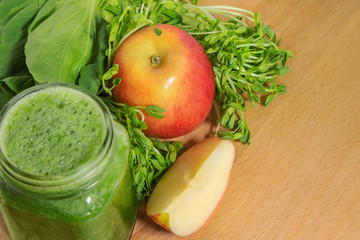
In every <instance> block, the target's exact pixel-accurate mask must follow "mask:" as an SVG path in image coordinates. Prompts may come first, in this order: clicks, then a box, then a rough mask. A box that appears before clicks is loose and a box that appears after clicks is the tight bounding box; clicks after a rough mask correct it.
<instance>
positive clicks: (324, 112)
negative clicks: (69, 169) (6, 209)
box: [0, 0, 360, 240]
mask: <svg viewBox="0 0 360 240" xmlns="http://www.w3.org/2000/svg"><path fill="white" fill-rule="evenodd" d="M199 4H201V5H210V4H211V5H219V4H221V5H232V6H236V7H241V8H245V9H249V10H251V11H253V12H259V13H260V15H261V18H262V21H264V22H265V23H266V24H269V25H271V26H272V28H273V29H274V30H275V32H276V33H277V35H278V36H280V37H282V39H283V41H282V43H281V45H280V47H281V48H284V49H288V50H292V51H293V53H294V55H295V58H294V59H290V61H289V66H290V68H291V71H290V73H289V74H288V75H286V76H284V77H281V78H280V79H279V81H280V82H283V83H285V84H286V85H287V89H288V93H287V94H286V95H282V96H279V97H278V98H276V99H275V100H274V101H273V102H272V103H271V104H270V105H269V106H268V107H261V106H257V107H256V108H248V110H247V112H246V119H247V121H248V123H249V126H250V128H251V132H252V143H251V145H250V146H245V145H243V144H241V143H235V146H236V161H235V164H234V167H233V169H232V173H231V178H230V182H229V185H228V188H227V190H226V192H225V195H224V197H223V199H222V201H221V203H220V204H219V206H218V207H217V209H216V211H215V212H214V214H213V215H212V217H211V218H210V219H209V221H208V222H207V224H206V225H205V226H204V227H203V228H202V229H200V231H198V232H197V233H195V234H194V235H192V236H191V237H188V238H183V239H206V240H207V239H216V240H217V239H221V240H224V239H360V94H359V92H358V91H359V90H360V73H359V72H358V71H359V70H360V1H359V0H343V1H336V0H328V1H318V0H303V1H295V0H292V1H290V0H288V1H284V0H280V1H279V0H266V1H265V0H254V1H245V0H227V1H226V0H223V1H221V0H203V1H201V0H199ZM210 123H211V121H210V122H206V123H205V124H204V125H203V126H201V127H200V128H199V129H198V130H197V131H196V133H193V134H190V135H189V136H186V137H185V138H183V140H184V141H186V142H188V143H191V142H196V141H198V140H200V139H202V138H204V137H205V136H206V134H208V132H209V131H210V129H211V124H210ZM194 214H196V213H194ZM0 239H2V240H8V239H9V237H8V236H7V234H6V232H5V230H4V227H3V228H1V230H0ZM138 239H144V240H151V239H156V240H159V239H178V237H176V236H174V235H173V234H171V233H168V232H167V231H165V230H163V229H162V228H161V227H159V226H157V225H156V224H155V223H153V222H152V221H151V220H149V218H147V217H146V215H145V214H144V209H143V207H140V213H139V216H138V218H137V222H136V225H135V229H134V232H133V235H132V238H131V240H138Z"/></svg>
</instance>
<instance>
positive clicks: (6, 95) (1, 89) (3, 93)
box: [0, 82, 15, 109]
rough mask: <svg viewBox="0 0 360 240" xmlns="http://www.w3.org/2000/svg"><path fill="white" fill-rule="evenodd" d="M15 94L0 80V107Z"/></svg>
mask: <svg viewBox="0 0 360 240" xmlns="http://www.w3.org/2000/svg"><path fill="white" fill-rule="evenodd" d="M14 96H15V93H14V92H13V91H12V90H11V89H10V88H9V87H8V86H7V85H6V84H5V83H3V82H0V109H2V108H3V107H4V106H5V104H6V103H7V102H8V101H10V99H11V98H13V97H14Z"/></svg>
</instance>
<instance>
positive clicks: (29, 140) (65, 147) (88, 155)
mask: <svg viewBox="0 0 360 240" xmlns="http://www.w3.org/2000/svg"><path fill="white" fill-rule="evenodd" d="M3 118H4V120H3V121H2V124H1V129H0V132H1V148H2V150H3V153H4V155H5V156H6V157H7V159H8V161H9V162H10V163H11V164H12V165H14V166H15V167H16V168H18V169H20V170H21V171H23V172H26V173H29V174H32V175H39V176H55V175H61V174H64V173H67V172H69V171H71V170H72V169H75V168H77V167H79V166H80V165H82V164H84V163H86V162H87V161H88V160H89V159H92V158H94V156H96V155H97V154H98V153H99V151H100V150H101V147H102V143H103V141H104V138H105V137H106V136H105V134H106V129H105V123H104V121H105V120H104V116H103V113H102V111H101V109H100V107H99V106H98V104H97V103H96V102H95V101H94V100H93V99H91V98H90V97H89V96H87V95H85V94H84V93H82V92H80V91H76V90H73V89H71V88H67V87H62V86H56V87H51V88H44V89H42V90H38V91H36V92H33V93H30V94H29V95H27V96H25V97H23V98H22V99H20V100H19V101H18V102H17V103H16V104H14V105H13V106H12V108H11V109H10V110H9V111H8V113H7V114H6V116H3Z"/></svg>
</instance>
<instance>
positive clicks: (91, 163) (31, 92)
mask: <svg viewBox="0 0 360 240" xmlns="http://www.w3.org/2000/svg"><path fill="white" fill-rule="evenodd" d="M45 93H46V94H47V95H46V94H45ZM60 93H61V94H60ZM36 94H37V95H36ZM41 94H44V96H46V98H45V97H44V98H42V95H41ZM51 94H53V95H51ZM30 101H33V102H34V103H35V104H33V105H34V106H36V105H37V104H40V105H41V104H43V105H41V107H38V110H37V111H40V112H41V111H42V110H44V109H45V110H44V111H43V112H45V114H35V113H34V112H32V111H33V110H32V108H31V109H30V108H29V107H28V106H27V105H26V104H28V103H30ZM71 101H72V102H74V103H71ZM51 104H52V105H51ZM66 104H68V105H69V106H71V104H73V107H72V108H68V106H67V105H66ZM33 105H31V106H33ZM50 105H51V106H50ZM65 105H66V106H65ZM83 105H84V107H83V108H80V107H79V106H83ZM88 105H91V106H95V107H93V108H92V109H91V111H89V116H91V115H94V112H96V114H98V115H97V116H101V117H100V118H98V119H95V118H94V119H95V120H96V121H100V120H101V122H99V124H98V125H96V124H95V123H94V122H96V121H95V120H94V119H91V118H90V120H89V121H88V122H89V124H88V125H91V124H92V123H94V124H95V125H91V126H92V129H94V128H95V127H96V126H98V127H100V126H103V129H102V130H101V131H100V130H99V132H100V133H101V134H100V135H99V136H101V137H100V140H99V141H94V140H91V141H90V140H89V141H86V140H84V141H83V142H81V140H82V139H80V141H79V142H78V143H79V145H80V147H79V146H76V148H74V147H73V146H71V144H70V143H68V142H66V141H65V140H66V139H72V138H69V136H70V135H71V134H74V136H75V135H76V134H78V135H81V134H85V135H83V136H85V137H82V138H83V139H87V134H88V132H89V129H90V128H89V129H87V128H86V126H84V128H83V129H82V130H80V128H79V127H78V126H80V125H79V124H82V123H81V120H82V119H80V117H79V118H78V116H80V115H81V114H79V112H78V113H77V114H76V112H77V111H78V110H81V109H85V110H88V108H87V107H88ZM29 106H30V105H29ZM54 106H57V107H58V108H59V109H62V108H63V109H65V110H66V111H65V110H64V111H63V112H56V113H53V112H51V111H50V109H52V108H55V107H54ZM22 108H24V109H22ZM47 108H48V109H47ZM14 109H15V110H14ZM17 109H20V110H19V111H18V110H17ZM28 109H30V110H28ZM34 109H35V108H34ZM39 109H40V110H39ZM41 109H42V110H41ZM57 110H58V109H57ZM57 110H56V111H57ZM72 110H73V111H74V113H73V114H72V113H71V114H70V111H72ZM26 111H28V112H26ZM34 111H35V110H34ZM24 112H26V114H29V116H30V118H39V119H38V120H36V121H40V122H47V121H48V122H49V123H51V124H53V123H54V124H55V125H54V126H52V128H50V127H49V129H50V130H49V129H48V130H44V129H46V126H45V125H46V124H44V126H41V124H40V125H39V124H38V125H39V126H40V127H39V126H37V127H38V128H39V129H40V130H39V131H34V130H33V127H31V131H30V130H29V129H30V128H29V127H28V126H27V125H26V124H25V122H24V123H23V122H20V121H19V120H18V119H20V118H21V117H23V116H22V115H20V114H24ZM59 113H60V114H59ZM56 114H58V115H59V116H60V118H56V119H55V120H56V121H54V120H49V119H50V118H51V117H52V115H54V116H55V115H56ZM83 115H84V114H83ZM27 116H28V115H27ZM81 116H82V115H81ZM27 118H29V117H25V118H24V120H25V121H27ZM41 118H44V119H41ZM45 118H46V120H45ZM14 119H15V120H14ZM21 119H22V118H21ZM99 119H100V120H99ZM0 120H1V124H0V136H1V139H0V140H1V141H0V142H1V144H0V211H1V214H2V217H3V219H4V222H5V225H6V227H7V229H8V231H9V234H10V236H11V238H12V239H13V240H17V239H27V240H32V239H34V240H35V239H36V240H41V239H44V240H45V239H46V240H57V239H59V240H60V239H61V240H64V239H66V240H72V239H86V240H113V239H114V240H115V239H116V240H119V239H128V238H129V237H130V234H131V231H132V228H133V225H134V221H135V218H136V211H137V199H136V195H135V193H134V190H133V188H132V178H131V172H130V169H129V165H128V154H129V144H130V143H129V137H128V135H127V132H126V130H125V129H124V128H123V127H122V126H121V125H120V124H117V123H115V122H113V121H112V120H111V115H110V112H109V110H108V109H107V108H106V106H105V105H104V103H103V102H102V101H101V100H100V99H98V97H97V96H95V95H93V94H91V93H89V92H87V91H85V90H83V89H82V88H80V87H78V86H75V85H69V84H60V83H56V84H43V85H38V86H35V87H32V88H29V89H27V90H25V91H23V92H22V93H20V94H18V95H17V96H15V97H14V98H13V99H12V100H11V101H10V102H9V103H8V104H7V105H6V106H5V107H4V108H3V109H2V111H1V113H0ZM16 121H18V123H16ZM34 121H35V120H34ZM68 122H73V125H74V126H77V127H76V128H75V127H74V129H73V130H70V128H71V127H73V125H66V126H65V125H64V124H65V123H68ZM11 124H14V125H11ZM16 124H17V125H16ZM76 124H77V125H76ZM7 125H8V126H9V127H4V126H7ZM35 125H36V124H34V125H33V126H34V127H35ZM84 125H86V124H85V123H84ZM14 126H18V127H17V128H15V127H14ZM69 126H70V127H69ZM94 126H95V127H94ZM14 129H15V130H14ZM62 129H66V131H69V132H66V133H65V132H61V131H65V130H62ZM10 131H13V132H10ZM52 131H54V132H56V134H55V133H54V134H52ZM29 132H30V133H29ZM10 133H11V134H12V135H11V134H10ZM17 133H18V134H17ZM33 133H34V134H35V133H36V137H35V135H34V138H36V139H33V136H32V134H33ZM38 133H39V134H38ZM51 134H52V135H51ZM8 135H9V136H8ZM39 135H40V136H39ZM22 136H24V138H27V137H29V136H30V137H29V139H30V140H31V141H33V142H34V143H36V144H38V145H36V144H34V145H26V146H25V148H26V147H28V146H33V149H32V148H30V147H28V149H26V151H25V150H24V151H23V152H22V153H21V154H22V155H21V154H18V153H19V151H20V150H23V148H24V146H23V145H21V144H18V142H22V141H25V140H24V139H23V138H22ZM54 136H55V137H58V139H56V140H53V139H52V138H53V137H54ZM12 138H13V139H12ZM46 139H50V140H51V139H52V140H51V141H52V142H50V143H49V144H52V143H53V142H55V143H56V144H57V145H54V146H51V147H49V146H47V148H45V147H43V146H42V147H40V146H39V143H41V142H42V140H44V141H45V140H46ZM50 140H49V141H50ZM11 141H15V143H16V144H14V143H12V142H11ZM45 142H46V141H45ZM10 143H11V144H10ZM84 143H85V144H88V146H85V147H88V148H86V149H92V150H91V151H92V152H91V151H90V150H89V152H90V153H91V154H90V153H89V154H88V155H86V154H85V155H81V156H86V157H83V158H84V159H78V160H79V161H78V163H77V164H71V165H66V167H64V168H61V169H62V170H61V171H60V172H59V171H58V169H60V168H59V165H60V164H63V160H61V161H60V162H59V163H57V162H56V163H54V159H58V158H59V156H58V155H57V154H60V153H59V151H60V152H61V150H58V149H57V146H59V148H60V149H63V152H64V153H62V155H61V158H59V159H62V157H63V156H65V158H66V156H67V157H69V156H72V158H74V157H73V155H71V154H72V151H73V150H74V149H76V151H81V149H85V147H84V146H83V145H81V144H84ZM32 144H33V143H32ZM67 144H68V145H67ZM92 144H94V146H92ZM18 145H21V146H18ZM45 145H46V144H44V146H45ZM73 145H74V144H73ZM89 146H90V147H89ZM16 147H18V149H16ZM81 147H83V148H81ZM12 148H14V149H12ZM44 149H46V151H45V150H44ZM55 149H57V150H55ZM79 149H80V150H79ZM93 149H95V150H93ZM41 151H44V153H42V152H41ZM10 152H11V154H10ZM13 152H14V154H15V155H16V156H17V158H18V159H16V157H13V155H14V154H13ZM39 152H40V153H39ZM53 153H54V154H55V155H54V154H53ZM31 154H35V156H38V157H35V158H33V156H30V155H31ZM36 154H38V155H36ZM41 154H42V155H41ZM52 154H53V155H52ZM74 154H75V153H74ZM10 155H11V157H9V156H10ZM44 156H45V157H44ZM12 157H13V158H12ZM31 157H32V158H31ZM43 158H45V160H46V159H48V160H49V161H48V162H46V161H45V162H41V161H40V160H41V159H43ZM14 159H15V160H16V161H15V160H14ZM24 159H25V160H24ZM26 159H35V161H37V159H39V163H36V164H33V163H32V162H31V161H29V160H26ZM67 160H68V159H64V161H67ZM21 161H23V162H24V163H25V162H26V164H28V165H29V166H31V167H29V166H27V167H23V164H22V163H21ZM26 164H24V165H26ZM29 169H30V170H29ZM45 169H48V170H46V171H45ZM49 169H50V170H51V169H52V170H54V169H56V171H57V172H56V171H55V170H54V171H53V172H49ZM64 169H65V170H64ZM44 171H45V172H44Z"/></svg>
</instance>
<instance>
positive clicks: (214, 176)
mask: <svg viewBox="0 0 360 240" xmlns="http://www.w3.org/2000/svg"><path fill="white" fill-rule="evenodd" d="M234 158H235V149H234V145H233V144H232V142H231V141H229V140H223V139H220V138H207V139H205V140H204V141H202V142H200V143H197V144H196V145H194V146H192V147H191V148H189V149H188V150H187V151H185V152H184V153H183V154H182V155H180V157H179V158H178V159H177V160H176V162H175V163H174V164H173V165H172V166H171V167H170V168H169V170H168V171H167V172H166V173H165V174H164V176H163V177H162V178H161V179H160V181H159V183H158V184H157V185H156V187H155V188H154V190H153V192H152V193H151V195H150V198H149V200H148V202H147V205H146V213H147V215H148V216H149V217H150V218H151V219H152V220H154V221H155V222H156V223H157V224H159V225H161V226H162V227H164V228H165V229H167V230H169V231H171V232H173V233H174V234H176V235H178V236H188V235H191V234H193V233H194V232H196V231H197V230H198V229H200V228H201V227H202V226H203V225H204V224H205V222H206V221H207V219H208V218H209V217H210V215H211V214H212V213H213V211H214V210H215V208H216V206H217V204H218V203H219V201H220V199H221V198H222V196H223V194H224V192H225V189H226V187H227V183H228V181H229V175H230V171H231V168H232V165H233V162H234Z"/></svg>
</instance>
